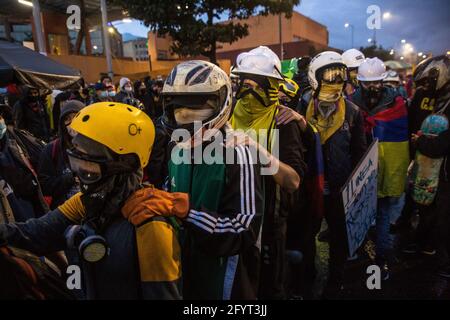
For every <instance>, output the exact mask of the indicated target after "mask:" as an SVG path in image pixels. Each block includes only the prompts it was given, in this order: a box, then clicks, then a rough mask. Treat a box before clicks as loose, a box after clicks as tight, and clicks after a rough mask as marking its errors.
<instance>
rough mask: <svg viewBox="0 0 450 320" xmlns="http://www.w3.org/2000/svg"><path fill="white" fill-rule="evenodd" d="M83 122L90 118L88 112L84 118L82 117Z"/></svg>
mask: <svg viewBox="0 0 450 320" xmlns="http://www.w3.org/2000/svg"><path fill="white" fill-rule="evenodd" d="M81 120H82V121H83V122H86V121H88V120H89V115H88V114H87V115H85V116H84V117H83V119H81Z"/></svg>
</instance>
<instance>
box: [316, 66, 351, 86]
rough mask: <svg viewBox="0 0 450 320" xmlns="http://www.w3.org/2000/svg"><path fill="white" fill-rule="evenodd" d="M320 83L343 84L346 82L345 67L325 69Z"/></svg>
mask: <svg viewBox="0 0 450 320" xmlns="http://www.w3.org/2000/svg"><path fill="white" fill-rule="evenodd" d="M322 81H323V82H325V83H329V84H340V83H344V81H347V69H346V68H345V67H335V68H330V69H325V70H324V71H323V73H322Z"/></svg>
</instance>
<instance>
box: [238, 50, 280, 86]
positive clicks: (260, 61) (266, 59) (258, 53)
mask: <svg viewBox="0 0 450 320" xmlns="http://www.w3.org/2000/svg"><path fill="white" fill-rule="evenodd" d="M231 72H232V73H234V74H254V75H259V76H264V77H269V78H275V79H278V80H283V76H282V74H281V61H280V58H278V56H277V55H276V54H275V52H273V51H272V50H270V49H269V48H268V47H265V46H259V47H258V48H255V49H253V50H250V51H249V52H243V53H241V54H239V55H238V57H237V58H236V67H235V68H233V70H232V71H231Z"/></svg>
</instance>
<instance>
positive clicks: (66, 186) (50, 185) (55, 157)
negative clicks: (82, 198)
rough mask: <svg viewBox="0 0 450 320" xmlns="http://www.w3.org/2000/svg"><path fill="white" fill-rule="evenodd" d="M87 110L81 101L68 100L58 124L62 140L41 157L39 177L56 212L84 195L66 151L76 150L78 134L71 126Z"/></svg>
mask: <svg viewBox="0 0 450 320" xmlns="http://www.w3.org/2000/svg"><path fill="white" fill-rule="evenodd" d="M83 108H84V104H83V103H81V102H80V101H78V100H71V101H68V102H67V103H66V104H65V105H64V106H63V108H62V111H61V115H60V119H59V122H58V128H59V129H58V132H59V134H58V138H57V139H55V140H53V141H52V142H51V143H49V144H48V145H47V146H46V147H45V149H44V151H43V152H42V155H41V157H40V161H39V169H38V178H39V182H40V183H41V187H42V191H43V194H44V196H46V197H47V199H48V202H50V203H49V205H50V208H51V209H52V210H53V209H55V208H57V207H58V206H60V205H61V204H63V203H64V202H65V201H66V200H68V199H70V198H71V197H72V196H73V195H75V194H76V193H78V192H80V186H79V182H78V179H77V178H76V177H75V176H74V174H73V172H72V170H71V169H70V164H69V158H68V156H67V152H66V150H67V149H71V148H72V138H73V137H74V136H75V135H76V132H75V131H74V130H73V129H71V128H69V125H70V124H71V122H72V119H73V118H74V117H75V115H76V114H77V113H78V112H79V111H80V110H81V109H83Z"/></svg>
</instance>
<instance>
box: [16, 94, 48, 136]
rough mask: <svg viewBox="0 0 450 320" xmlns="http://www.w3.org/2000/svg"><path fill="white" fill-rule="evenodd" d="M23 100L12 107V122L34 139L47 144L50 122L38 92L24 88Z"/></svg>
mask: <svg viewBox="0 0 450 320" xmlns="http://www.w3.org/2000/svg"><path fill="white" fill-rule="evenodd" d="M22 96H23V98H22V99H21V100H19V101H17V102H16V103H15V105H14V107H13V114H14V121H15V124H16V126H17V128H19V129H25V130H27V131H28V132H30V133H31V134H33V135H34V136H35V137H36V138H39V139H41V140H43V141H46V142H48V141H49V139H50V122H49V117H48V115H47V112H46V110H45V107H44V105H43V104H42V102H41V101H40V97H39V90H38V89H36V88H32V87H28V86H24V87H23V92H22Z"/></svg>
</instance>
